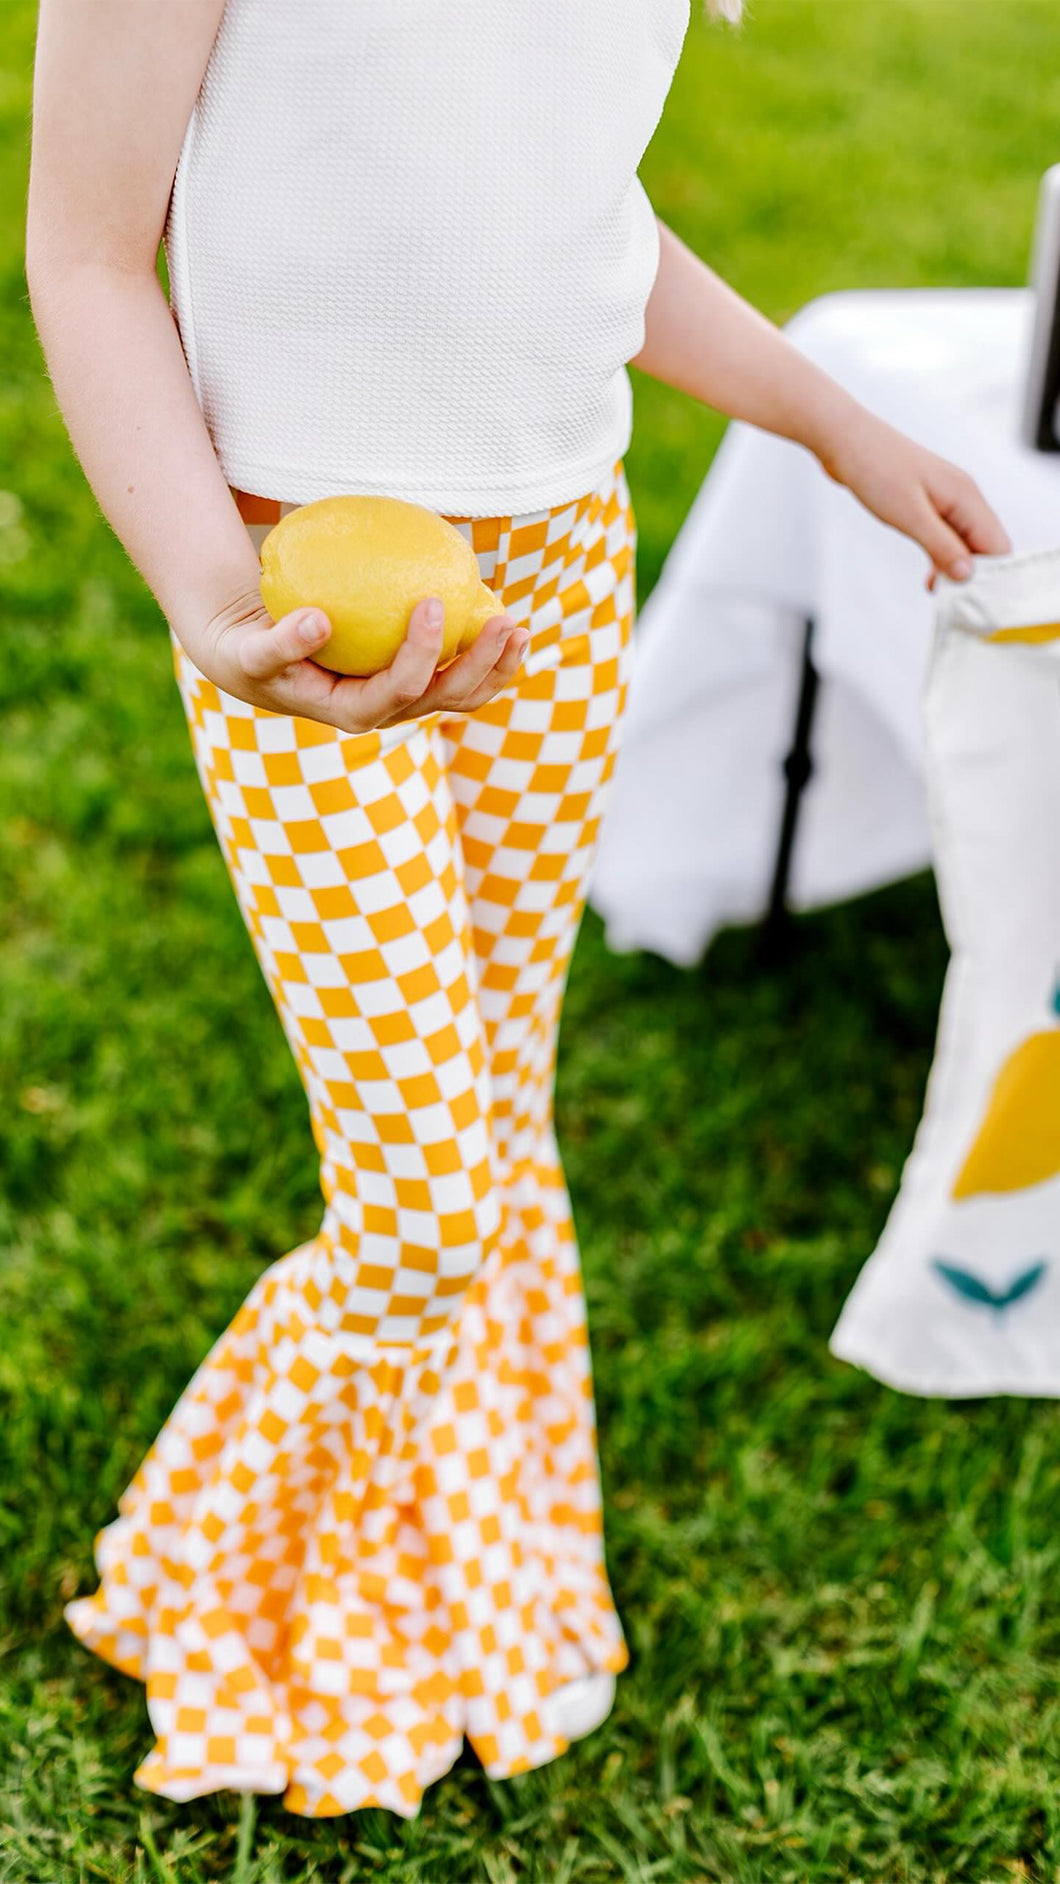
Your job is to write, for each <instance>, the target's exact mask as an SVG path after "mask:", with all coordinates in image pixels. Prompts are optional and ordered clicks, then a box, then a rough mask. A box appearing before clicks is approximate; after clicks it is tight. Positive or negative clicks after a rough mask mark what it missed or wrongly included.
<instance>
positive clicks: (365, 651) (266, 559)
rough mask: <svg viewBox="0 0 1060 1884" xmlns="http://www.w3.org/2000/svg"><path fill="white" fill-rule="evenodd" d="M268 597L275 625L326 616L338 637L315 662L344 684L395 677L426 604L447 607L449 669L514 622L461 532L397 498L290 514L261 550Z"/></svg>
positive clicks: (326, 502)
mask: <svg viewBox="0 0 1060 1884" xmlns="http://www.w3.org/2000/svg"><path fill="white" fill-rule="evenodd" d="M261 595H262V600H263V601H264V603H265V606H266V608H267V609H268V611H269V614H270V615H271V616H272V617H273V619H274V620H275V621H278V620H279V619H280V617H281V615H286V614H287V613H288V612H289V611H290V610H291V609H293V608H310V607H316V608H322V609H323V610H324V613H325V614H326V615H327V617H328V619H329V620H330V622H331V627H332V632H331V634H330V636H329V637H328V639H327V641H325V643H324V645H323V647H322V648H320V649H318V651H317V652H316V653H315V654H314V655H313V659H314V660H315V661H319V663H320V665H321V666H322V667H330V668H331V669H332V670H333V672H335V673H337V674H359V675H365V674H377V673H378V672H379V670H380V668H382V667H389V665H390V663H391V661H392V660H393V658H394V656H395V654H396V653H397V651H398V648H399V647H400V646H401V643H402V641H403V640H404V638H405V632H406V630H407V628H408V625H409V616H410V614H411V613H412V610H413V608H414V607H415V605H416V603H417V602H422V601H423V599H424V597H425V596H428V595H437V596H438V597H439V598H440V599H441V601H442V602H443V603H444V604H445V627H444V631H443V640H442V652H441V654H440V655H439V657H438V658H439V664H447V663H448V662H449V661H451V660H453V659H455V657H456V656H457V655H458V654H461V653H463V651H464V649H465V648H469V647H470V646H471V643H472V642H473V641H474V640H475V637H476V636H477V634H478V632H479V630H480V629H481V628H482V627H483V626H484V625H485V623H486V622H487V621H489V619H490V617H491V616H492V615H502V614H503V613H504V610H503V607H502V605H501V602H500V599H499V597H498V596H496V595H495V594H494V593H493V590H492V589H488V588H487V587H486V584H485V583H484V582H483V581H482V579H481V577H480V576H479V570H478V559H477V557H476V555H475V552H474V550H473V549H472V547H471V544H470V543H469V542H468V540H467V538H466V536H463V535H462V534H461V532H460V531H459V530H458V529H457V528H456V525H455V524H452V523H449V522H448V521H447V520H446V518H445V517H440V516H439V515H438V513H437V511H434V510H428V509H427V508H426V507H425V506H424V505H423V504H408V503H405V501H404V500H403V499H402V498H397V497H322V498H320V499H319V500H318V501H317V502H316V503H312V504H300V505H299V506H298V508H297V509H296V510H290V511H288V513H287V515H286V517H281V518H280V521H279V523H277V524H274V525H273V528H272V529H271V530H270V531H269V533H268V535H267V536H266V538H265V539H264V541H263V543H262V545H261Z"/></svg>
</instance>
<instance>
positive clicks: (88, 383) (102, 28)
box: [26, 0, 526, 731]
mask: <svg viewBox="0 0 1060 1884" xmlns="http://www.w3.org/2000/svg"><path fill="white" fill-rule="evenodd" d="M223 6H224V0H40V8H39V23H38V34H37V52H36V62H35V67H34V89H33V135H32V155H31V162H30V181H29V201H28V210H27V219H26V276H27V281H28V284H29V292H30V304H31V307H32V310H33V317H34V320H35V322H36V325H37V331H38V333H39V335H40V340H41V345H42V347H43V350H44V354H45V359H46V362H47V366H48V370H49V373H50V375H51V380H52V384H53V386H54V388H55V394H56V398H57V400H58V403H59V407H60V410H61V412H62V415H63V418H64V421H65V423H66V426H67V429H68V431H69V433H70V438H71V441H72V443H73V446H74V449H75V451H76V453H77V455H78V458H79V459H80V462H81V465H82V467H83V469H84V472H85V475H86V477H87V479H88V481H89V484H90V485H91V487H92V490H93V492H94V493H95V496H96V499H97V502H98V503H99V506H100V509H101V510H102V511H103V514H104V515H105V517H106V518H107V520H108V522H109V523H110V525H111V527H112V528H113V530H114V532H115V534H116V535H117V536H118V538H119V539H120V541H121V542H122V544H123V545H124V547H125V549H126V551H127V552H128V554H129V556H130V557H131V559H132V561H133V562H134V563H135V565H136V567H137V568H138V569H139V571H140V573H141V575H142V576H143V577H144V579H145V581H146V582H147V584H148V586H149V587H150V588H151V590H152V591H153V593H154V595H155V597H156V598H157V600H158V603H159V605H160V607H161V608H162V611H163V613H164V614H165V616H166V617H167V619H168V621H169V622H170V623H171V625H172V627H173V630H174V632H175V634H176V635H177V637H178V639H179V640H180V641H181V642H182V643H183V645H184V646H185V647H186V648H187V650H188V652H189V653H190V655H191V656H192V659H193V660H195V661H196V663H197V664H198V665H199V667H200V668H201V669H202V671H203V672H204V673H206V674H207V676H208V677H209V678H210V679H212V680H215V681H216V682H217V683H218V684H219V685H220V686H223V687H224V688H225V689H226V690H227V691H229V692H231V693H234V694H236V695H238V696H240V697H241V698H244V699H249V700H252V701H253V702H254V703H255V704H258V705H262V706H267V707H269V708H271V709H272V710H273V711H276V712H290V713H298V714H302V715H305V716H306V717H309V718H313V719H321V720H325V721H327V722H329V723H332V724H335V725H337V726H341V727H343V728H344V729H345V730H347V731H363V730H366V729H367V727H368V726H375V725H383V724H389V723H391V721H393V720H396V719H402V718H413V717H416V716H418V715H419V714H422V713H426V712H429V711H433V710H434V709H435V708H436V707H440V706H447V707H453V708H455V709H457V710H459V709H461V708H467V707H470V706H476V705H479V704H481V702H482V700H483V699H485V698H489V697H490V695H491V694H492V693H494V692H496V691H497V689H498V688H499V687H500V686H502V685H504V684H506V682H507V681H508V680H509V679H510V678H511V676H512V674H513V673H514V671H515V668H516V667H517V665H518V658H519V654H520V652H521V649H522V647H523V646H525V639H526V637H525V635H524V634H523V632H522V630H518V631H516V633H515V634H512V632H511V631H512V628H513V623H512V621H511V619H510V617H507V616H503V617H501V616H498V617H495V618H494V620H493V621H492V622H490V623H488V624H487V626H486V628H484V629H483V631H482V633H481V635H480V636H479V638H478V641H476V643H475V644H474V646H473V647H472V648H471V649H469V650H468V652H467V653H466V654H464V655H461V656H460V658H459V660H458V661H456V662H453V663H452V664H451V665H450V666H449V667H448V668H446V669H444V670H442V671H441V672H439V673H437V674H436V672H435V669H436V662H437V657H438V651H439V650H440V646H441V633H442V630H441V627H440V626H432V624H431V622H430V620H429V616H428V611H427V609H426V599H427V598H425V600H424V602H423V603H421V604H419V605H418V607H417V608H416V609H414V610H413V613H412V617H411V619H410V628H409V636H408V638H407V639H406V642H405V643H403V645H402V648H401V649H400V650H399V652H398V654H397V655H396V656H395V659H394V663H393V665H392V667H391V668H389V669H387V670H386V672H385V673H384V674H383V675H377V676H375V677H374V678H373V679H372V680H371V681H363V682H362V681H355V680H339V679H338V678H337V677H336V676H335V675H333V674H331V673H329V672H328V671H327V670H326V669H325V668H323V667H320V666H319V665H318V664H317V663H316V662H314V661H312V660H309V659H307V658H306V652H307V646H308V648H310V649H311V648H313V647H314V646H315V647H317V648H319V647H320V645H321V644H322V642H323V641H324V640H325V639H326V638H327V634H328V632H329V628H330V624H329V623H328V622H327V619H326V617H323V616H321V615H320V611H319V610H318V611H315V615H316V629H315V631H312V632H311V633H310V634H309V636H308V637H305V638H303V637H302V636H301V633H300V630H301V616H300V615H298V616H296V615H290V616H286V617H284V620H283V621H282V622H281V623H278V624H274V623H273V622H272V621H271V619H270V617H269V616H268V614H267V612H266V610H265V608H264V605H263V603H262V601H261V594H260V589H259V577H260V570H259V565H258V559H257V556H256V555H255V553H254V550H253V547H252V544H251V541H250V538H249V536H248V534H247V531H246V527H245V525H244V524H243V521H242V519H241V517H240V515H239V512H238V510H237V508H236V505H235V501H234V499H233V497H232V494H231V492H230V491H229V488H228V485H227V483H226V481H225V477H224V474H223V472H222V470H221V467H220V465H219V463H218V461H217V457H216V454H215V453H214V449H213V445H212V442H211V439H210V436H209V433H208V431H207V429H206V424H205V421H204V419H203V416H202V412H201V410H200V407H199V404H198V401H197V399H196V397H195V391H194V388H193V386H192V383H191V379H190V377H189V374H188V370H187V366H186V363H185V360H184V354H183V350H182V348H181V344H180V335H179V333H178V331H177V327H176V324H175V322H174V319H173V316H172V314H171V312H170V310H169V307H168V304H167V302H166V298H165V295H164V293H163V290H162V285H161V283H160V281H159V279H158V275H157V272H156V264H157V257H158V248H159V243H160V241H161V239H162V230H163V227H164V224H165V218H166V212H167V209H168V205H169V197H170V191H171V188H172V183H173V176H174V173H175V170H176V165H177V158H178V156H179V153H180V146H181V142H182V140H183V136H184V132H185V129H186V127H187V123H188V119H189V117H190V115H191V111H192V107H193V105H194V103H195V98H196V95H197V93H198V89H199V85H200V83H201V80H202V74H203V71H204V69H205V66H206V62H207V60H208V58H209V55H210V50H211V47H212V45H213V41H214V37H215V35H216V32H217V27H218V24H219V22H220V19H221V15H222V12H223ZM502 625H503V631H502ZM506 641H507V642H508V646H507V648H506V647H505V643H506ZM472 657H473V658H472ZM487 657H488V658H487Z"/></svg>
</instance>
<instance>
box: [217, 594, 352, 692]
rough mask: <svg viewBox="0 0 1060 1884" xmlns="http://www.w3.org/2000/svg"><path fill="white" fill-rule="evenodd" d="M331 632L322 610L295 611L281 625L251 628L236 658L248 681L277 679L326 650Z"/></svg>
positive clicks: (238, 642)
mask: <svg viewBox="0 0 1060 1884" xmlns="http://www.w3.org/2000/svg"><path fill="white" fill-rule="evenodd" d="M330 633H331V623H330V622H329V620H328V618H327V616H326V615H325V614H324V612H323V610H322V609H319V608H298V609H292V611H291V613H290V614H289V615H283V616H281V618H280V620H279V621H277V622H272V623H265V624H262V626H260V627H256V628H249V629H247V630H246V632H245V633H243V634H241V635H240V636H239V639H238V641H237V644H236V648H235V656H236V659H237V661H238V662H239V665H240V667H241V668H242V670H243V672H244V674H246V676H247V678H248V680H275V679H277V678H278V677H279V675H281V674H282V673H283V672H284V670H285V669H286V668H288V667H292V666H293V665H294V663H295V662H296V661H304V660H305V658H306V656H307V655H311V654H313V653H314V652H315V651H316V650H317V649H318V648H321V647H323V645H324V643H325V641H326V640H327V639H328V636H329V635H330Z"/></svg>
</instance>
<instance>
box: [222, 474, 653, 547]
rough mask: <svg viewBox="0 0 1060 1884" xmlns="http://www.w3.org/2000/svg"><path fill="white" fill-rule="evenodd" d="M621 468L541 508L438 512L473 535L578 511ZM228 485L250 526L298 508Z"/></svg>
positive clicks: (267, 525)
mask: <svg viewBox="0 0 1060 1884" xmlns="http://www.w3.org/2000/svg"><path fill="white" fill-rule="evenodd" d="M624 469H625V460H624V458H623V457H620V458H616V460H615V462H614V464H613V465H612V466H611V468H610V471H609V472H608V474H607V477H606V478H605V479H604V480H603V481H602V483H599V484H597V485H595V486H594V487H593V489H592V490H589V491H585V492H584V493H583V494H582V495H581V496H580V497H567V498H564V500H563V502H562V503H559V504H550V505H548V506H546V507H544V508H542V509H541V510H534V511H528V512H525V513H523V514H521V515H514V516H513V515H510V514H500V515H497V516H495V517H469V516H467V515H465V514H464V513H462V512H456V511H441V512H440V513H439V514H440V515H441V516H444V517H445V520H446V522H447V523H470V524H472V525H474V526H475V531H476V535H477V534H478V533H479V531H486V532H488V531H489V530H490V529H491V527H492V528H494V529H496V528H498V527H501V526H506V525H510V524H512V523H520V522H526V521H527V520H528V519H532V520H535V521H536V520H537V519H539V518H544V517H560V516H563V515H564V513H566V512H569V511H573V512H574V513H575V515H578V514H580V513H581V512H582V511H584V510H587V509H588V507H589V505H590V504H592V503H593V502H594V501H595V499H596V498H597V497H598V496H599V494H600V491H601V490H602V489H604V488H605V487H606V488H611V487H613V486H615V485H617V484H618V483H619V482H620V480H621V479H622V477H623V473H624ZM228 488H229V490H230V491H231V493H232V497H233V499H234V500H235V505H236V509H237V510H238V511H239V514H240V516H241V517H242V519H243V522H244V523H245V524H248V525H250V526H258V527H260V526H264V529H271V528H272V525H273V524H274V523H279V521H280V518H281V517H286V516H287V515H288V513H289V512H290V511H292V510H297V509H299V508H300V506H299V505H298V504H291V503H285V502H284V501H282V500H281V499H280V498H277V497H258V496H256V495H255V494H254V492H252V491H243V490H240V489H239V488H238V487H237V486H236V485H234V484H230V485H229V487H228Z"/></svg>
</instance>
